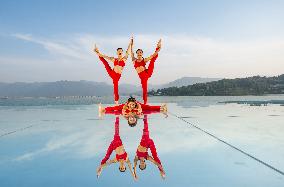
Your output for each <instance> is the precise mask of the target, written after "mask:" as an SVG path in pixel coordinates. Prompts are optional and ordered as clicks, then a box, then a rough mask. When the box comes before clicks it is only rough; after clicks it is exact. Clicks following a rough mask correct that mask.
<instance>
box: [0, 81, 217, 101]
mask: <svg viewBox="0 0 284 187" xmlns="http://www.w3.org/2000/svg"><path fill="white" fill-rule="evenodd" d="M214 80H219V79H216V78H200V77H183V78H180V79H177V80H175V81H172V82H169V83H167V84H163V85H149V90H157V89H161V88H167V87H171V86H175V87H181V86H185V85H192V84H195V83H204V82H209V81H214ZM119 92H120V95H130V94H133V93H136V94H140V93H141V87H140V86H136V85H131V84H120V85H119ZM112 95H113V87H112V85H109V84H107V83H105V82H94V81H84V80H81V81H56V82H34V83H24V82H15V83H0V97H60V96H112Z"/></svg>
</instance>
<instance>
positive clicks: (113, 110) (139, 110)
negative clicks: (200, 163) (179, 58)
mask: <svg viewBox="0 0 284 187" xmlns="http://www.w3.org/2000/svg"><path fill="white" fill-rule="evenodd" d="M160 50H161V40H159V41H158V43H157V47H156V50H155V52H154V53H153V54H152V55H151V56H149V57H147V58H143V50H142V49H137V50H136V55H137V57H135V56H134V53H133V37H132V38H131V40H130V43H129V45H128V49H127V51H126V53H125V55H124V56H123V49H122V48H117V58H114V57H109V56H106V55H104V54H102V53H100V51H99V49H98V48H97V46H96V45H95V48H94V52H95V53H96V54H97V55H98V56H99V59H100V60H101V61H102V63H103V64H104V66H105V68H106V70H107V73H108V75H109V76H110V77H111V78H112V81H113V88H114V101H115V106H109V107H105V108H104V107H102V106H101V104H100V105H99V116H100V117H101V116H102V115H103V114H116V115H121V114H122V115H123V116H124V117H125V118H126V119H127V121H128V124H129V126H131V127H134V126H136V124H137V120H138V119H139V118H141V117H143V115H144V117H143V121H144V129H143V135H142V138H141V141H140V144H139V146H138V147H137V150H136V156H135V158H134V167H133V170H132V165H131V162H130V160H129V157H128V154H127V153H126V151H125V149H124V146H123V144H122V140H121V139H120V135H119V116H116V120H115V133H114V138H113V140H112V142H111V143H110V145H109V147H108V150H107V153H106V155H105V157H104V158H103V159H102V161H101V164H100V166H99V167H98V169H97V176H98V177H99V176H100V174H101V172H102V170H103V168H104V167H106V166H108V165H110V164H113V163H119V170H120V171H121V172H125V170H126V166H125V165H124V164H125V163H126V164H127V165H128V167H129V170H130V172H131V174H132V176H133V178H134V179H135V180H136V179H138V177H137V173H136V166H137V162H138V161H140V164H139V168H140V169H141V170H144V169H145V168H146V160H148V161H150V162H152V163H153V164H155V165H156V166H157V167H158V169H159V171H160V174H161V177H162V178H165V172H164V169H163V167H162V164H161V161H160V159H159V158H158V155H157V151H156V147H155V144H154V141H153V140H152V139H151V138H150V136H149V129H148V119H147V114H150V113H155V112H162V113H164V114H166V115H167V106H166V105H161V106H151V105H148V104H147V91H148V90H147V88H148V79H149V78H150V77H151V76H152V74H153V70H154V63H155V61H156V59H157V57H158V53H159V51H160ZM129 53H131V57H132V61H133V65H134V67H135V69H136V71H137V73H138V76H139V78H140V81H141V85H142V92H143V93H142V95H143V100H144V103H141V102H138V101H136V99H135V98H133V97H130V98H129V99H128V101H127V102H126V103H124V104H120V105H119V93H118V82H119V79H120V77H121V73H122V71H123V69H124V66H125V63H126V60H127V58H128V55H129ZM107 60H108V61H111V62H113V64H114V67H113V68H111V67H110V65H109V63H108V62H107ZM148 62H149V65H148V68H146V63H148ZM148 149H150V150H151V154H152V155H151V156H150V155H149V154H148ZM113 151H115V153H116V155H115V157H114V159H109V158H110V156H111V154H112V152H113Z"/></svg>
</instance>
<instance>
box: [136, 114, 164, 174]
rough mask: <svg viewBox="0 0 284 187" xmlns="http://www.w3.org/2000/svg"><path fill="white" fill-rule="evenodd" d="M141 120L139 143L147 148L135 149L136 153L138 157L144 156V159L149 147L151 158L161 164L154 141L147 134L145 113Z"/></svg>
mask: <svg viewBox="0 0 284 187" xmlns="http://www.w3.org/2000/svg"><path fill="white" fill-rule="evenodd" d="M143 121H144V129H143V135H142V138H141V141H140V145H141V146H142V147H145V148H147V150H146V151H145V152H140V151H139V150H138V149H137V150H136V155H137V157H138V158H145V159H147V157H148V149H149V148H150V150H151V154H152V157H153V159H154V160H155V161H156V162H157V163H159V164H161V161H160V159H159V157H158V154H157V150H156V146H155V144H154V141H153V140H152V139H151V138H150V136H149V129H148V119H147V115H144V119H143ZM159 169H160V168H159Z"/></svg>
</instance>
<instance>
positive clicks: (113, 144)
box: [101, 117, 127, 165]
mask: <svg viewBox="0 0 284 187" xmlns="http://www.w3.org/2000/svg"><path fill="white" fill-rule="evenodd" d="M122 145H123V144H122V141H121V139H120V136H119V117H116V119H115V133H114V137H113V140H112V142H111V143H110V145H109V147H108V149H107V152H106V155H105V157H104V158H103V159H102V161H101V165H103V164H105V163H106V161H107V160H108V159H109V157H110V155H111V154H112V152H113V151H114V150H115V149H116V148H118V147H120V146H122ZM115 157H116V159H117V160H120V159H123V160H125V161H126V158H127V153H126V152H124V153H123V154H121V155H118V154H116V155H115Z"/></svg>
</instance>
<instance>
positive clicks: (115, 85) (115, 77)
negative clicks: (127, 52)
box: [99, 57, 125, 101]
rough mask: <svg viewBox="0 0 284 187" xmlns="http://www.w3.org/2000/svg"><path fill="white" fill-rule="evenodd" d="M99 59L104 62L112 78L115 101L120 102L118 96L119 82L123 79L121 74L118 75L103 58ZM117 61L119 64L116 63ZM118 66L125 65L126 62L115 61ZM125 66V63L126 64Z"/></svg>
mask: <svg viewBox="0 0 284 187" xmlns="http://www.w3.org/2000/svg"><path fill="white" fill-rule="evenodd" d="M99 59H100V60H101V61H102V62H103V64H104V66H105V68H106V70H107V73H108V75H109V76H110V77H111V78H112V83H113V94H114V100H115V101H118V100H119V94H118V81H119V79H120V77H121V74H120V73H116V72H115V71H114V70H113V69H112V68H111V67H110V65H109V64H108V62H107V61H106V60H105V59H104V58H103V57H99ZM116 61H117V62H116ZM114 62H115V63H116V64H117V65H121V66H122V65H123V63H122V62H124V61H123V60H121V61H118V60H117V59H116V60H115V61H114ZM124 65H125V63H124Z"/></svg>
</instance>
